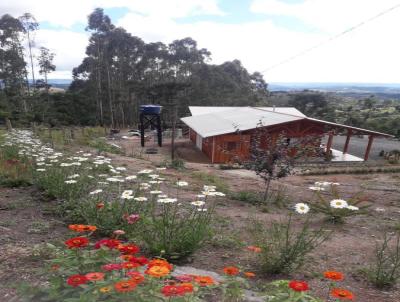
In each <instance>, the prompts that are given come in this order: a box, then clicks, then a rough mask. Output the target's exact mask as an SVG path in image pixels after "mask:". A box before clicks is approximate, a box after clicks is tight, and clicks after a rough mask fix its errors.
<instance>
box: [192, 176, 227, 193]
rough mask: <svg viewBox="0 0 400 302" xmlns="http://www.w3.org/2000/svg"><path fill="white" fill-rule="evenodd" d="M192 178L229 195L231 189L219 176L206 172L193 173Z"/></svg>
mask: <svg viewBox="0 0 400 302" xmlns="http://www.w3.org/2000/svg"><path fill="white" fill-rule="evenodd" d="M192 177H193V178H196V179H198V180H201V181H202V182H203V183H207V184H210V185H213V186H216V187H217V189H218V191H220V192H224V193H228V192H229V187H228V185H227V183H226V182H225V181H224V180H223V179H222V178H221V177H219V176H217V175H214V174H211V173H206V172H193V173H192Z"/></svg>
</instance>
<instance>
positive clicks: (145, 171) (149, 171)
mask: <svg viewBox="0 0 400 302" xmlns="http://www.w3.org/2000/svg"><path fill="white" fill-rule="evenodd" d="M151 172H153V170H150V169H146V170H141V171H139V172H137V173H138V174H150V173H151Z"/></svg>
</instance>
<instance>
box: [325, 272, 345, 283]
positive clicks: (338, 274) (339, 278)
mask: <svg viewBox="0 0 400 302" xmlns="http://www.w3.org/2000/svg"><path fill="white" fill-rule="evenodd" d="M324 277H325V278H327V279H331V280H334V281H342V280H343V279H344V276H343V274H342V273H341V272H336V271H327V272H325V273H324Z"/></svg>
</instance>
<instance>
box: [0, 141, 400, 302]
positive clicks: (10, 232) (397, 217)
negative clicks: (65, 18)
mask: <svg viewBox="0 0 400 302" xmlns="http://www.w3.org/2000/svg"><path fill="white" fill-rule="evenodd" d="M117 143H118V144H120V145H123V146H124V147H126V146H128V147H129V150H133V149H132V145H130V141H128V142H117ZM126 144H127V145H126ZM164 148H165V149H164V151H162V152H160V153H159V154H158V155H157V156H155V157H152V156H149V157H145V158H144V159H143V157H142V158H134V157H127V156H121V155H110V157H112V158H113V159H114V161H115V163H116V164H119V165H125V166H126V167H127V168H128V169H129V170H130V171H132V172H135V171H138V170H140V169H143V168H153V167H154V164H155V163H156V164H158V163H160V162H162V161H164V160H165V159H167V158H168V156H169V153H168V149H167V147H164ZM126 154H127V155H130V156H132V155H135V153H134V152H133V153H132V154H130V153H129V152H128V151H126ZM135 156H137V154H136V155H135ZM196 161H197V162H195V163H193V162H192V163H186V169H184V170H182V171H177V170H174V169H167V170H166V171H165V173H163V174H164V175H166V176H167V177H168V178H169V179H170V180H171V181H173V180H174V178H176V179H182V180H186V181H188V182H189V183H190V184H191V189H190V190H192V191H190V190H186V191H185V194H184V195H183V196H182V198H190V197H193V196H194V195H195V194H198V191H196V190H199V189H200V188H201V186H202V185H203V184H204V183H203V181H202V180H201V179H199V178H198V177H196V175H195V174H194V172H197V173H201V174H202V175H214V176H217V177H218V178H219V179H220V181H221V182H223V183H224V184H225V185H226V186H227V187H228V190H229V191H230V192H239V191H257V192H260V191H262V190H263V188H264V187H263V181H262V180H261V179H259V178H258V177H257V176H256V175H255V174H254V173H252V172H249V171H244V170H220V169H218V168H217V167H215V166H213V165H210V164H207V163H201V159H199V160H196ZM315 181H333V182H340V183H341V186H340V192H341V194H342V197H343V198H348V197H350V196H352V195H354V194H356V193H358V192H363V195H364V196H365V201H366V203H369V204H370V205H371V207H370V210H369V214H368V215H365V216H356V217H352V218H349V219H348V220H347V222H346V223H345V224H343V225H332V224H330V223H327V222H325V221H324V220H323V217H320V216H315V217H314V220H313V225H314V226H315V227H320V226H323V227H325V228H327V229H330V230H332V231H333V234H332V237H331V238H330V239H329V240H328V241H327V242H325V243H324V244H323V245H322V246H321V247H320V248H318V249H317V250H316V251H315V252H314V253H313V254H312V259H313V261H312V262H310V263H307V264H306V265H305V266H304V268H303V269H302V270H300V271H298V272H296V273H295V274H293V275H291V276H274V277H271V276H263V275H262V274H261V273H260V269H259V266H258V264H257V262H256V260H255V259H254V257H253V256H252V255H250V254H249V252H248V251H247V250H246V246H247V245H251V244H252V243H253V242H252V237H251V232H250V231H249V223H250V218H251V217H253V216H254V215H257V217H258V218H259V219H260V220H262V221H264V222H265V224H266V225H267V224H268V223H270V222H271V221H277V220H280V219H284V218H285V217H286V215H287V214H288V213H289V211H291V210H290V207H291V206H292V205H293V204H295V203H297V202H309V201H310V199H311V197H312V192H311V191H310V190H309V189H308V186H310V185H311V184H313V183H314V182H315ZM193 188H194V189H193ZM273 189H274V190H278V189H279V190H281V191H282V190H283V192H284V193H285V196H286V198H285V203H284V204H283V205H281V207H277V206H270V207H268V212H264V211H262V210H261V209H260V207H256V206H254V205H251V204H249V203H245V202H240V201H236V200H232V199H230V198H228V197H226V198H222V199H220V201H219V202H218V205H217V208H216V210H217V216H218V217H217V221H216V223H215V228H216V232H215V235H214V237H213V239H212V240H210V241H209V242H207V244H206V245H205V246H204V247H203V248H201V249H200V250H199V251H197V252H196V253H195V254H194V255H193V256H192V257H191V258H190V259H188V261H187V262H188V263H189V264H190V265H191V266H193V267H196V268H199V269H207V270H212V271H215V272H221V269H222V268H223V267H224V266H226V265H240V266H242V267H244V268H246V269H247V270H249V271H254V272H256V273H257V278H256V280H255V281H253V282H254V283H255V284H263V283H264V282H265V281H267V280H272V279H277V278H295V279H305V280H308V281H309V282H310V285H311V288H312V289H313V290H314V291H315V292H317V294H318V295H319V296H321V297H326V290H327V283H326V281H324V280H323V279H322V278H321V277H320V274H321V273H322V272H323V271H325V270H338V271H342V272H343V273H345V274H346V279H345V281H344V282H343V286H344V287H346V288H348V289H351V290H352V291H353V292H354V293H355V295H356V296H357V299H356V300H357V301H362V302H398V301H400V288H399V287H396V288H394V289H391V290H384V291H383V290H378V289H375V288H374V287H373V286H372V285H371V284H369V283H368V282H367V281H366V280H365V278H364V277H363V275H362V274H361V272H360V270H361V269H363V268H365V267H366V266H367V265H368V263H370V262H371V261H372V257H373V253H374V248H375V244H376V242H377V241H379V240H381V239H382V234H383V232H384V231H393V230H394V229H395V227H397V228H398V227H399V222H400V175H399V174H368V175H335V176H291V177H287V178H285V179H282V180H280V181H275V182H274V183H273ZM51 207H52V203H51V202H49V201H45V200H43V197H42V196H41V195H40V194H38V193H37V192H36V191H35V189H33V188H19V189H9V188H1V189H0V223H1V225H0V229H1V233H2V235H1V237H0V271H1V274H0V301H13V300H12V297H13V296H14V295H15V290H14V289H13V287H14V285H15V284H17V283H18V282H21V281H28V282H29V281H32V280H35V278H37V277H36V276H37V271H38V269H39V268H40V267H42V266H43V258H45V257H41V256H40V257H32V253H34V251H33V248H32V246H33V245H35V244H38V243H46V242H49V241H55V240H60V239H62V238H64V235H65V226H64V225H63V223H62V222H60V221H58V220H57V219H56V218H54V216H51V215H46V213H48V212H49V209H51ZM377 208H378V209H383V211H376V209H377ZM38 222H39V223H38ZM300 223H301V218H298V219H296V220H295V224H300ZM396 225H397V226H396Z"/></svg>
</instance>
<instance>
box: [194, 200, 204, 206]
mask: <svg viewBox="0 0 400 302" xmlns="http://www.w3.org/2000/svg"><path fill="white" fill-rule="evenodd" d="M191 204H192V205H194V206H196V207H202V206H204V205H205V204H206V203H205V202H204V201H202V200H196V201H192V202H191Z"/></svg>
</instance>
